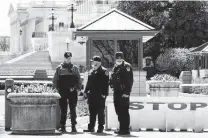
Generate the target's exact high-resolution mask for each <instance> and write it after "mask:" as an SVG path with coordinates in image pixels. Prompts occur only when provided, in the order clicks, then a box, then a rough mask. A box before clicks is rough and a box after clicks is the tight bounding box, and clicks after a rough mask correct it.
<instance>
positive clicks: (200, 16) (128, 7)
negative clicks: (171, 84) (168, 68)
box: [118, 1, 208, 63]
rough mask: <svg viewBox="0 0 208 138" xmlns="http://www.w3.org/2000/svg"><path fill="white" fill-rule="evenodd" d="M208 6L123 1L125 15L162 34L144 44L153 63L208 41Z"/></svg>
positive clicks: (204, 4) (203, 2) (119, 5)
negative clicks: (169, 53) (168, 51)
mask: <svg viewBox="0 0 208 138" xmlns="http://www.w3.org/2000/svg"><path fill="white" fill-rule="evenodd" d="M207 4H208V2H205V1H173V2H168V1H121V2H119V4H118V8H119V9H120V10H122V11H123V12H125V13H127V14H129V15H131V16H133V17H135V18H137V19H139V20H141V21H143V22H145V23H147V24H149V25H151V26H153V27H155V28H156V29H158V30H160V33H159V34H158V35H157V36H155V37H154V38H153V39H151V40H149V41H148V42H146V43H145V44H144V56H151V57H152V59H153V63H155V60H156V59H157V57H158V56H159V55H160V54H161V53H164V51H165V49H167V48H176V47H181V48H191V47H197V46H199V45H201V44H202V43H204V42H206V41H207V40H208V11H207Z"/></svg>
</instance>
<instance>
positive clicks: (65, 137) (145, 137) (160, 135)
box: [0, 95, 208, 138]
mask: <svg viewBox="0 0 208 138" xmlns="http://www.w3.org/2000/svg"><path fill="white" fill-rule="evenodd" d="M4 108H5V107H4V95H0V138H36V137H38V138H70V137H72V136H73V138H80V137H84V138H88V137H89V138H96V137H98V138H103V137H105V138H119V137H139V138H208V133H206V132H204V133H193V132H132V133H131V135H127V136H117V135H116V134H114V133H113V132H112V131H107V132H105V133H104V134H100V135H99V134H97V133H83V132H82V130H83V129H86V127H87V124H85V125H83V126H82V127H79V128H78V131H79V132H78V133H66V134H62V135H61V134H60V133H58V132H56V134H55V135H13V134H11V132H6V131H4V111H5V110H4ZM67 131H68V132H70V128H67Z"/></svg>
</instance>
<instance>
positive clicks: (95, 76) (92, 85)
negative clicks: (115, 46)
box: [84, 56, 109, 133]
mask: <svg viewBox="0 0 208 138" xmlns="http://www.w3.org/2000/svg"><path fill="white" fill-rule="evenodd" d="M93 61H98V62H101V58H100V57H99V56H95V57H93ZM108 82H109V73H108V71H107V69H106V68H104V67H103V66H101V65H100V66H99V67H98V69H97V70H93V69H91V70H90V72H89V74H88V81H87V84H86V88H85V91H84V93H85V94H87V95H88V105H89V112H90V123H89V124H88V130H84V132H94V127H95V122H96V116H97V115H98V124H99V126H98V130H97V132H98V133H102V132H103V129H104V124H105V113H104V110H105V101H106V96H108V90H109V89H108V88H109V84H108Z"/></svg>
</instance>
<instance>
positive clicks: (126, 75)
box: [110, 61, 134, 95]
mask: <svg viewBox="0 0 208 138" xmlns="http://www.w3.org/2000/svg"><path fill="white" fill-rule="evenodd" d="M133 82H134V79H133V70H132V67H131V65H130V64H129V63H127V62H125V61H124V62H123V63H122V64H121V65H115V66H114V68H113V71H112V74H111V78H110V86H111V88H113V90H114V93H116V92H120V94H127V95H130V92H131V89H132V85H133Z"/></svg>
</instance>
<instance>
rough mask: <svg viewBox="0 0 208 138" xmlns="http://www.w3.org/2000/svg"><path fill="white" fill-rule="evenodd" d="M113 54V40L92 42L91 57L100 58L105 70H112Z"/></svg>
mask: <svg viewBox="0 0 208 138" xmlns="http://www.w3.org/2000/svg"><path fill="white" fill-rule="evenodd" d="M114 53H115V52H114V41H113V40H93V48H92V55H98V56H100V57H101V59H102V65H103V66H104V67H105V68H113V66H114Z"/></svg>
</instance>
